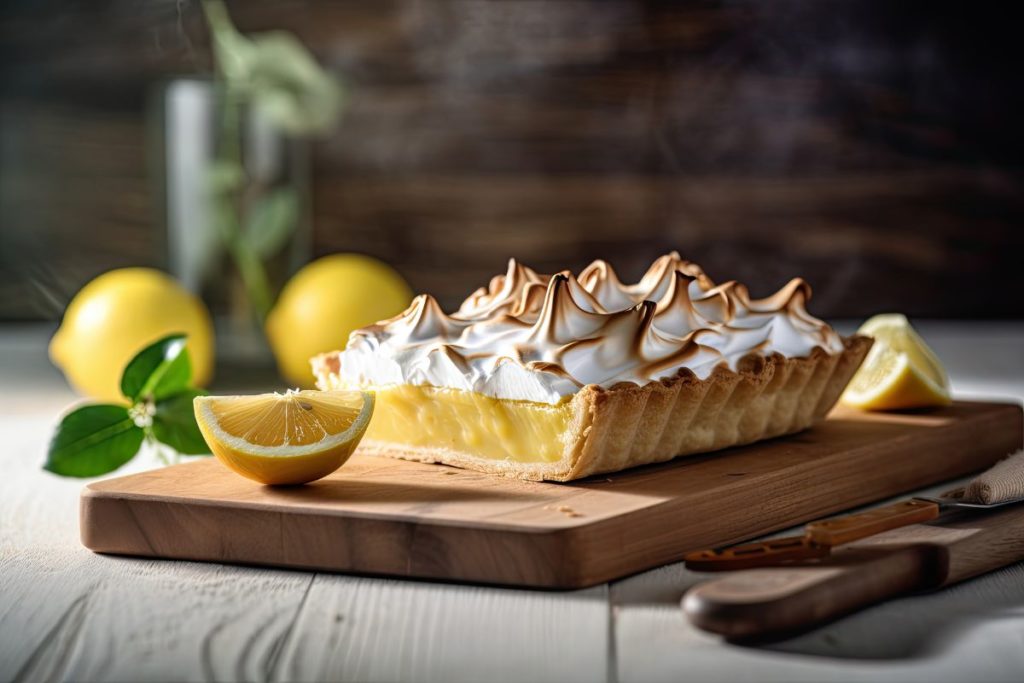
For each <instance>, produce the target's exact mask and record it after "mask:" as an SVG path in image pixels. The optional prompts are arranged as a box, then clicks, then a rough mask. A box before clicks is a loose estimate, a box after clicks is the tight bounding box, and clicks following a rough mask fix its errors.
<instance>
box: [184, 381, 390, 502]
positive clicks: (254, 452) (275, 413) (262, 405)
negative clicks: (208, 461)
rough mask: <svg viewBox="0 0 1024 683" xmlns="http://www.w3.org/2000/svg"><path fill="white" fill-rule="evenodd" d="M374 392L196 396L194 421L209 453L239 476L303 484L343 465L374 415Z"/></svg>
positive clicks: (275, 482)
mask: <svg viewBox="0 0 1024 683" xmlns="http://www.w3.org/2000/svg"><path fill="white" fill-rule="evenodd" d="M373 404H374V397H373V394H372V393H367V392H360V391H287V392H285V393H283V394H278V393H273V394H260V395H257V396H199V397H197V398H196V399H195V401H194V402H193V407H194V409H195V414H196V421H197V422H198V423H199V430H200V431H201V432H202V433H203V437H204V438H205V439H206V443H207V445H209V446H210V450H212V451H213V454H214V455H216V456H217V459H219V460H220V461H221V462H222V463H224V464H225V465H227V466H228V467H229V468H231V469H233V470H234V471H235V472H238V473H239V474H241V475H242V476H243V477H248V478H250V479H255V480H256V481H258V482H261V483H264V484H304V483H306V482H310V481H313V480H315V479H320V478H321V477H325V476H327V475H328V474H330V473H331V472H333V471H335V470H336V469H338V468H339V467H341V466H342V465H344V464H345V461H346V460H348V458H349V456H350V455H352V451H354V450H355V448H356V446H357V445H359V441H360V439H362V438H363V434H364V433H365V432H366V427H367V425H368V424H369V423H370V416H371V415H373Z"/></svg>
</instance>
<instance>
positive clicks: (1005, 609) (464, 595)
mask: <svg viewBox="0 0 1024 683" xmlns="http://www.w3.org/2000/svg"><path fill="white" fill-rule="evenodd" d="M922 330H923V332H924V333H925V336H926V338H927V339H928V340H929V341H930V342H932V343H933V345H934V347H935V348H936V350H937V351H938V353H939V355H940V356H941V357H942V358H943V359H944V360H945V361H946V363H947V365H948V367H949V369H950V371H951V375H952V377H953V381H954V386H955V389H956V390H957V393H958V395H960V396H961V397H1001V398H1011V399H1016V400H1020V399H1021V398H1022V397H1024V324H1018V323H1010V324H998V325H997V324H985V325H978V324H951V323H941V324H932V325H923V326H922ZM48 332H49V330H48V329H45V328H40V327H28V328H26V327H0V389H2V391H0V435H2V439H0V441H2V443H3V449H2V450H0V680H17V681H47V680H74V681H93V680H114V681H145V680H156V681H172V680H173V681H178V680H208V679H209V680H344V681H474V682H475V681H488V682H494V683H497V682H499V681H531V680H537V681H603V680H607V681H620V682H621V683H633V682H639V681H717V680H720V681H745V680H758V681H760V680H770V681H804V680H815V681H816V680H842V681H860V680H888V681H897V680H900V681H971V682H972V683H981V682H982V681H1020V680H1024V565H1016V566H1012V567H1008V568H1006V569H1003V570H1001V571H998V572H995V573H993V574H990V575H987V576H984V577H981V578H978V579H975V580H973V581H970V582H968V583H965V584H962V585H960V586H957V587H954V588H952V589H950V590H947V591H945V592H942V593H938V594H933V595H925V596H918V597H912V598H906V599H902V600H897V601H894V602H890V603H888V604H885V605H881V606H878V607H875V608H872V609H869V610H866V611H864V612H861V613H860V614H857V615H854V616H851V617H848V618H846V619H843V620H842V621H840V622H838V623H835V624H832V625H830V626H827V627H825V628H821V629H819V630H817V631H814V632H812V633H810V634H807V635H804V636H801V637H798V638H795V639H792V640H789V641H786V642H783V643H780V644H776V645H772V646H770V647H757V648H754V647H740V646H734V645H729V644H725V643H723V642H722V641H721V640H720V639H718V638H716V637H712V636H710V635H707V634H704V633H701V632H699V631H696V630H695V629H694V628H692V627H691V626H690V625H689V624H688V623H687V621H686V620H685V619H684V617H683V614H682V613H681V611H680V609H679V599H680V597H681V595H682V594H683V592H684V591H685V590H686V589H687V587H689V586H691V585H693V584H694V583H695V582H696V581H697V580H698V579H699V575H696V574H694V573H691V572H688V571H687V570H685V569H684V568H683V567H682V566H680V565H672V566H667V567H662V568H660V569H655V570H653V571H649V572H646V573H644V574H640V575H638V576H634V577H630V578H627V579H625V580H622V581H619V582H616V583H613V584H610V585H604V586H598V587H595V588H591V589H588V590H583V591H577V592H569V593H560V592H538V591H528V590H516V589H504V588H492V587H481V586H464V585H452V584H437V583H427V582H413V581H398V580H391V579H377V578H365V577H352V576H344V575H336V574H322V573H307V572H296V571H283V570H275V569H260V568H251V567H236V566H226V565H214V564H200V563H191V562H173V561H154V560H141V559H127V558H117V557H103V556H98V555H94V554H92V553H91V552H89V551H88V550H85V549H84V548H82V547H81V545H80V544H79V542H78V510H77V505H78V492H79V489H80V488H81V486H82V482H80V481H75V480H66V479H60V478H58V477H55V476H53V475H50V474H48V473H46V472H44V471H42V470H41V469H40V465H41V464H42V462H43V458H44V454H45V450H46V444H47V441H48V439H49V435H50V433H51V431H52V428H53V426H54V424H55V422H56V420H57V418H58V416H59V415H60V413H61V411H62V410H63V409H64V408H65V407H66V406H67V405H68V404H69V403H71V402H72V401H73V400H74V397H73V395H72V394H71V392H70V391H69V390H68V389H67V388H66V386H65V385H64V382H63V379H62V378H61V376H60V375H59V374H58V373H57V372H56V371H55V370H54V369H53V368H51V367H50V366H49V364H48V363H47V361H46V357H45V344H46V339H47V333H48ZM156 464H157V462H156V460H155V459H154V458H153V457H152V456H150V457H149V459H148V460H147V459H145V458H143V461H142V462H140V463H133V464H132V465H130V466H129V468H130V469H140V468H141V467H145V466H149V467H152V466H155V465H156ZM1022 533H1024V532H1022Z"/></svg>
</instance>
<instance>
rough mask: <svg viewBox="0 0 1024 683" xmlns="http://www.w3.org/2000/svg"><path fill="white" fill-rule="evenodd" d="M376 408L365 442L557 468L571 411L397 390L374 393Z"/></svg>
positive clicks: (562, 406) (452, 392) (566, 405)
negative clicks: (431, 449)
mask: <svg viewBox="0 0 1024 683" xmlns="http://www.w3.org/2000/svg"><path fill="white" fill-rule="evenodd" d="M374 391H375V392H376V395H377V408H376V410H375V412H374V415H373V418H372V419H371V420H370V426H369V428H368V429H367V432H366V438H367V439H373V440H375V441H385V442H388V443H393V444H401V445H406V446H413V447H426V448H446V449H451V450H453V451H458V452H462V453H468V454H472V455H475V456H477V457H480V458H488V459H492V460H512V461H514V462H521V463H545V462H557V461H558V460H560V459H561V458H562V455H563V454H564V452H565V447H566V441H565V440H566V438H567V434H568V433H569V432H570V429H569V427H570V423H571V421H572V407H571V405H570V400H569V399H568V398H567V399H566V400H563V401H562V402H561V403H556V404H549V403H535V402H532V401H510V400H505V399H497V398H492V397H490V396H485V395H483V394H478V393H476V392H473V391H464V390H461V389H448V388H438V387H430V386H416V385H411V384H401V385H394V386H387V387H380V388H376V389H374Z"/></svg>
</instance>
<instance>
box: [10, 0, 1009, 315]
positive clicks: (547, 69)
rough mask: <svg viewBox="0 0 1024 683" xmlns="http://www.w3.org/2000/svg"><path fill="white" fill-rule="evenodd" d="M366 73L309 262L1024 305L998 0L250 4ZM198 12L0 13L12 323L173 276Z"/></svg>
mask: <svg viewBox="0 0 1024 683" xmlns="http://www.w3.org/2000/svg"><path fill="white" fill-rule="evenodd" d="M231 7H232V10H233V11H234V13H235V15H236V20H237V22H238V24H239V25H240V26H241V27H242V28H243V30H249V31H255V30H265V29H269V28H283V29H287V30H290V31H293V32H295V33H296V34H298V35H299V36H300V37H301V38H302V39H303V40H304V41H305V42H306V43H307V44H308V45H310V46H311V48H312V49H313V50H314V51H315V52H316V53H317V54H318V55H319V56H320V57H321V58H322V59H323V60H325V61H326V62H327V63H329V64H330V65H332V66H333V67H335V68H337V69H338V70H339V71H341V72H343V73H344V74H346V75H347V77H348V79H349V82H350V85H351V90H352V100H351V107H350V109H349V110H348V111H347V114H346V117H345V120H344V122H343V125H342V127H341V128H340V129H339V131H338V133H337V134H336V135H334V136H333V137H332V138H331V139H329V140H327V141H325V142H324V143H322V144H320V145H319V146H318V147H317V148H316V150H315V155H314V164H315V184H314V188H313V190H314V205H313V209H314V219H315V245H316V246H315V248H316V251H317V253H327V252H332V251H336V250H357V251H363V252H367V253H371V254H374V255H377V256H380V257H382V258H384V259H386V260H387V261H389V262H391V263H392V264H394V265H395V266H396V267H398V268H399V269H400V270H401V271H402V272H403V273H404V274H405V275H406V276H407V277H408V279H409V280H410V281H411V282H412V284H413V286H414V287H415V288H416V289H418V290H427V291H432V292H435V293H437V294H438V295H440V296H441V298H442V299H443V300H444V302H445V303H446V304H448V305H452V304H454V303H455V302H456V301H458V300H459V299H461V297H462V296H463V295H465V294H466V293H467V292H468V291H469V290H470V289H472V288H474V287H476V286H477V285H479V284H481V283H483V282H484V281H485V280H486V278H487V277H488V276H490V275H491V274H493V273H495V272H496V271H499V270H501V269H502V268H503V265H504V261H505V259H506V258H507V257H508V256H510V255H515V256H518V257H520V258H522V259H523V260H525V261H526V262H527V263H530V264H532V265H534V266H536V267H539V268H545V269H559V268H562V267H566V266H570V267H579V266H581V265H583V264H584V263H586V262H587V261H588V260H590V259H592V258H595V257H605V258H609V259H612V260H613V261H614V262H615V263H616V264H617V265H619V266H620V267H621V270H623V271H624V272H625V274H627V275H630V276H636V275H638V274H639V273H640V272H641V271H642V268H643V265H644V264H645V263H646V262H647V261H649V260H650V259H651V258H652V257H654V256H655V255H657V254H659V253H661V252H663V251H665V250H668V249H671V248H678V249H680V250H681V251H682V252H683V253H684V254H686V255H688V256H690V257H691V258H693V259H694V260H697V261H698V262H700V263H702V264H703V265H704V266H705V268H706V269H707V270H708V271H709V272H710V273H711V275H712V276H713V277H716V278H721V279H727V278H733V277H734V278H737V279H740V280H742V281H745V282H747V283H749V284H750V285H751V288H752V289H753V291H754V293H755V294H757V293H767V292H768V291H769V290H771V289H773V288H774V287H777V286H778V285H780V284H781V283H782V282H784V281H785V280H786V279H787V278H788V277H789V276H791V275H794V274H802V275H804V276H806V277H807V278H808V279H810V280H811V282H812V284H813V285H814V286H815V290H816V299H815V301H814V303H813V308H814V310H815V311H816V312H818V313H821V314H823V315H831V316H864V315H867V314H870V313H872V312H875V311H878V310H883V309H899V310H904V311H906V312H908V313H911V314H915V315H920V316H952V317H1020V316H1022V315H1024V298H1022V296H1021V295H1022V294H1024V287H1022V285H1024V274H1022V268H1021V263H1022V258H1021V254H1022V250H1024V232H1022V227H1024V174H1022V165H1024V164H1022V162H1024V134H1022V132H1021V126H1022V125H1024V124H1022V122H1024V116H1022V114H1024V107H1022V102H1021V88H1020V85H1021V83H1020V80H1021V79H1020V75H1019V64H1020V59H1019V53H1020V47H1019V44H1020V38H1019V28H1018V27H1017V26H1016V25H1015V24H1014V23H1013V22H1011V21H1009V20H1008V19H1007V17H1006V15H1005V11H1003V8H1004V7H1005V6H1003V5H1000V4H997V3H994V2H981V3H963V2H956V3H952V2H936V1H927V0H917V1H913V2H910V1H905V2H881V1H868V0H833V1H829V2H822V1H820V0H790V1H772V2H765V1H763V0H738V1H718V2H714V1H708V2H684V1H681V0H680V1H677V2H641V1H640V0H605V1H601V0H568V1H561V0H551V1H549V2H541V1H540V0H494V1H484V0H464V1H444V2H441V1H433V0H421V1H419V2H416V1H412V0H409V1H394V2H383V1H380V0H365V1H360V2H315V1H312V0H311V1H306V2H302V1H288V0H260V1H255V0H249V1H247V2H244V3H243V2H233V3H231ZM209 64H210V59H209V51H208V49H207V39H206V35H205V31H204V28H203V22H202V18H201V15H200V11H199V7H198V5H197V3H196V2H195V0H181V1H175V0H117V1H113V2H107V3H95V2H72V1H69V0H62V1H59V2H58V1H56V0H46V1H42V0H19V1H17V2H6V3H4V5H3V9H2V10H0V317H6V318H36V317H55V316H56V315H59V311H60V307H61V305H62V303H63V302H64V301H65V300H66V298H67V297H68V296H69V295H70V294H71V293H73V292H74V291H75V289H77V287H79V286H80V285H81V284H82V283H83V282H85V281H86V280H87V279H88V278H89V277H91V276H93V275H95V274H96V273H98V272H99V271H101V270H104V269H106V268H109V267H113V266H120V265H128V264H137V263H144V264H151V265H157V266H159V265H161V264H162V263H163V262H164V256H163V249H164V246H163V245H164V237H163V235H164V232H163V225H162V219H161V210H160V209H161V203H160V192H159V188H158V187H157V186H155V183H154V182H153V180H152V177H151V175H150V174H149V165H151V164H152V159H151V154H150V153H149V152H148V151H147V150H148V149H149V147H148V146H147V136H148V135H150V134H151V132H152V131H149V130H147V123H146V116H145V113H146V104H147V101H148V98H149V96H150V95H151V93H152V91H153V88H154V87H155V84H158V83H159V82H160V81H161V79H165V78H167V77H171V76H174V75H177V74H190V73H197V72H200V73H201V72H206V71H208V69H209Z"/></svg>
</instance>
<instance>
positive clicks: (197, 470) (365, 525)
mask: <svg viewBox="0 0 1024 683" xmlns="http://www.w3.org/2000/svg"><path fill="white" fill-rule="evenodd" d="M1022 428H1024V423H1022V413H1021V409H1020V407H1019V406H1016V405H1012V404H1002V405H1000V404H983V403H958V404H955V405H954V406H952V407H950V408H946V409H942V410H938V411H929V412H926V413H908V414H887V415H867V414H861V413H854V412H852V411H849V412H848V411H844V410H842V409H840V410H839V411H837V412H835V413H833V415H832V416H831V418H830V419H828V420H827V421H825V422H824V423H823V424H821V425H819V426H818V427H816V428H814V429H812V430H809V431H807V432H804V433H801V434H797V435H794V436H790V437H784V438H781V439H775V440H771V441H768V442H764V443H760V444H754V445H752V446H748V447H744V448H736V449H729V450H728V451H726V452H724V453H721V454H714V455H710V456H705V457H701V458H690V459H680V460H677V461H675V462H673V463H670V464H667V465H662V466H655V467H647V468H638V469H636V470H632V471H628V472H622V473H618V474H615V475H612V476H611V477H607V478H606V477H596V478H594V479H592V480H584V481H583V482H581V483H573V484H568V485H560V484H550V483H537V482H523V481H518V480H509V479H503V478H500V477H492V476H488V475H484V474H480V473H477V472H469V471H463V470H457V469H453V468H447V467H441V466H434V465H423V464H419V463H410V462H405V461H399V460H392V459H387V458H372V457H366V456H358V455H356V456H354V457H353V458H352V459H351V460H350V461H349V463H347V464H346V465H345V467H344V468H342V469H341V470H339V471H338V472H336V473H334V474H333V475H330V476H329V477H327V478H325V479H322V480H320V481H318V482H314V483H312V484H309V485H306V486H302V487H289V488H273V487H264V486H258V485H255V484H253V483H252V482H250V481H248V480H245V479H242V478H241V477H238V476H237V475H234V474H233V473H231V472H230V471H228V470H227V469H225V468H224V467H222V466H221V465H220V463H218V462H216V461H214V460H207V461H202V462H195V463H189V464H184V465H177V466H175V467H171V468H167V469H163V470H158V471H154V472H147V473H144V474H138V475H132V476H130V477H125V478H116V479H112V480H107V481H103V482H98V483H95V484H90V485H89V487H88V488H87V489H86V490H85V491H84V492H83V495H82V507H81V525H82V543H83V544H84V545H85V546H86V547H88V548H90V549H92V550H95V551H97V552H103V553H114V554H125V555H144V556H152V557H167V558H179V559H196V560H207V561H218V562H241V563H245V564H268V565H278V566H288V567H300V568H309V569H326V570H336V571H348V572H356V573H367V574H387V575H397V576H408V577H421V578H436V579H448V580H459V581H478V582H486V583H498V584H512V585H526V586H542V587H553V588H579V587H586V586H592V585H595V584H598V583H603V582H607V581H609V580H612V579H615V578H620V577H622V576H625V575H627V574H633V573H636V572H638V571H642V570H644V569H648V568H650V567H652V566H656V565H659V564H664V563H666V562H671V561H676V560H678V559H679V558H681V557H682V556H683V555H684V554H685V553H686V552H689V551H691V550H695V549H698V548H703V547H716V546H721V545H725V544H728V543H731V542H735V541H738V540H742V539H745V538H749V537H752V536H757V535H761V534H764V533H766V532H770V531H774V530H777V529H780V528H784V527H788V526H791V525H793V524H797V523H800V522H803V521H807V520H809V519H813V518H816V517H820V516H822V515H825V514H828V513H832V512H836V511H839V510H843V509H846V508H849V507H851V506H854V505H860V504H864V503H867V502H870V501H872V500H876V499H878V498H879V497H884V496H888V495H892V494H895V493H898V492H900V491H905V490H910V489H914V488H918V487H920V486H924V485H927V484H931V483H934V482H936V481H941V480H942V479H949V478H952V477H956V476H960V475H963V474H966V473H968V472H971V471H974V470H979V469H982V468H984V467H986V466H988V465H990V464H991V463H994V462H995V461H996V460H998V459H999V458H1001V457H1003V456H1005V455H1006V454H1007V453H1009V452H1011V451H1013V450H1016V449H1017V448H1018V447H1019V446H1020V444H1021V431H1022ZM925 462H926V463H927V467H925V466H924V463H925ZM681 520H685V521H681Z"/></svg>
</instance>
